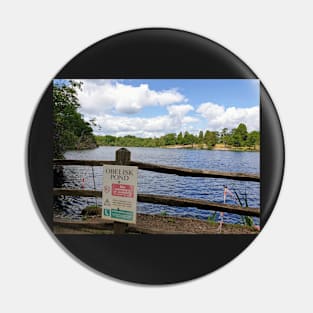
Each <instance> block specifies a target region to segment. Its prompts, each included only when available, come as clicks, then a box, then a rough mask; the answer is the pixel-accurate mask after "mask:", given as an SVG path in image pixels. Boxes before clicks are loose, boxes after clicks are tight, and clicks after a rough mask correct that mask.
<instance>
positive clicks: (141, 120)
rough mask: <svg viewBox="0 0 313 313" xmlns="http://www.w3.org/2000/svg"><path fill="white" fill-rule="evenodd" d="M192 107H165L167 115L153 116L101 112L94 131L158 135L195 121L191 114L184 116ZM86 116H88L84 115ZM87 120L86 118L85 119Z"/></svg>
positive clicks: (182, 127) (141, 135)
mask: <svg viewBox="0 0 313 313" xmlns="http://www.w3.org/2000/svg"><path fill="white" fill-rule="evenodd" d="M193 109H194V108H193V107H192V106H191V105H189V104H183V105H172V106H169V107H167V110H168V112H169V114H168V115H160V116H155V117H150V118H148V117H130V116H115V115H112V114H103V115H98V116H96V117H95V121H96V124H97V125H98V126H97V127H95V133H98V134H106V135H108V134H111V135H115V136H125V135H133V136H139V137H154V136H156V137H159V136H162V135H165V134H167V133H171V132H175V133H177V132H179V131H181V130H182V129H186V128H187V127H188V124H190V123H194V122H197V119H196V118H194V117H192V116H186V114H187V113H188V112H189V111H192V110H193ZM86 117H88V116H86ZM87 120H88V119H87Z"/></svg>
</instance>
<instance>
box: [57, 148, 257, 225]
mask: <svg viewBox="0 0 313 313" xmlns="http://www.w3.org/2000/svg"><path fill="white" fill-rule="evenodd" d="M117 149H119V148H118V147H99V148H96V149H93V150H81V151H68V152H66V154H65V158H66V159H82V160H114V159H115V151H116V150H117ZM127 149H129V150H130V151H131V159H132V160H134V161H141V162H149V163H156V164H164V165H173V166H180V167H186V168H196V169H207V170H215V171H229V172H244V173H253V174H259V164H260V153H259V152H233V151H212V150H211V151H210V150H191V149H161V148H127ZM92 171H93V173H92ZM64 174H65V180H64V182H63V187H67V188H81V187H82V184H84V188H85V189H98V190H101V189H102V179H103V169H102V167H93V170H92V167H90V166H64ZM93 174H94V175H93ZM93 176H94V179H93ZM94 181H95V183H94ZM223 185H227V186H228V187H229V189H230V190H232V191H234V190H235V191H237V192H238V193H239V194H241V195H243V194H245V193H246V194H247V197H248V204H249V206H250V207H258V208H259V207H260V184H259V183H257V182H241V181H235V180H229V179H227V180H226V179H216V178H203V177H180V176H176V175H168V174H162V173H156V172H148V171H143V170H139V173H138V193H151V194H160V195H173V196H177V197H186V198H187V197H188V198H196V199H205V200H208V201H214V202H220V203H223V190H224V189H223ZM96 201H97V204H101V199H100V198H98V199H95V198H81V197H62V198H61V197H60V198H59V200H58V201H56V202H55V213H56V214H58V215H62V216H66V217H71V218H80V214H81V210H82V209H83V208H84V207H85V206H87V205H91V204H95V202H96ZM227 203H229V204H236V202H235V200H234V199H232V198H231V197H228V198H227ZM138 212H140V213H148V214H158V213H161V212H166V213H167V214H168V215H173V216H184V217H193V218H199V219H207V218H208V216H209V215H211V214H212V213H213V212H210V211H206V210H199V209H197V208H179V207H170V206H164V205H156V204H148V203H138ZM224 221H225V222H227V223H241V221H242V220H241V217H240V216H239V215H236V214H227V213H225V215H224ZM254 221H255V223H257V224H259V219H258V218H254Z"/></svg>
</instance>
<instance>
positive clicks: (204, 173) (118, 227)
mask: <svg viewBox="0 0 313 313" xmlns="http://www.w3.org/2000/svg"><path fill="white" fill-rule="evenodd" d="M53 164H54V165H62V166H67V165H82V166H102V165H104V164H112V165H131V166H137V167H138V168H139V169H141V170H146V171H153V172H158V173H166V174H174V175H179V176H189V177H211V178H224V179H232V180H240V181H253V182H259V181H260V177H259V176H258V175H254V174H247V173H235V172H218V171H208V170H198V169H188V168H181V167H173V166H167V165H159V164H150V163H142V162H135V161H131V153H130V151H129V150H127V149H125V148H121V149H118V150H117V151H116V154H115V161H98V160H53ZM53 194H54V195H55V196H60V195H64V196H80V197H102V191H98V190H83V189H66V188H54V189H53ZM137 200H138V202H145V203H154V204H163V205H169V206H179V207H196V208H198V209H202V210H213V211H219V212H227V213H233V214H239V215H246V216H256V217H259V216H260V209H259V208H251V207H241V206H237V205H230V204H224V203H216V202H210V201H206V200H200V199H190V198H179V197H172V196H161V195H153V194H140V193H139V194H138V195H137ZM114 224H115V228H114V229H115V232H116V233H122V232H124V231H125V227H126V226H127V225H126V224H124V223H114ZM125 225H126V226H125Z"/></svg>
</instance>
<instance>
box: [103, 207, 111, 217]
mask: <svg viewBox="0 0 313 313" xmlns="http://www.w3.org/2000/svg"><path fill="white" fill-rule="evenodd" d="M103 215H104V216H111V210H110V209H107V208H105V209H104V210H103Z"/></svg>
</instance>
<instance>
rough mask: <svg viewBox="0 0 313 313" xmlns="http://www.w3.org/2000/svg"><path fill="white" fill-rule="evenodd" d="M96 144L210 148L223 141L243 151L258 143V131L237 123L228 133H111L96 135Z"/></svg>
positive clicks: (207, 131) (224, 130)
mask: <svg viewBox="0 0 313 313" xmlns="http://www.w3.org/2000/svg"><path fill="white" fill-rule="evenodd" d="M96 141H97V144H98V145H101V146H119V147H120V146H123V147H162V146H170V145H175V144H177V145H193V144H200V145H204V144H205V145H207V147H208V149H212V148H213V147H214V146H215V145H216V144H217V143H224V145H225V146H226V145H229V146H235V147H236V148H240V149H238V150H241V151H245V150H244V148H242V147H246V148H245V149H247V150H248V147H254V149H255V145H258V144H260V133H259V132H258V131H253V132H251V133H248V132H247V127H246V125H245V124H239V125H238V127H237V128H235V129H233V130H232V131H231V132H230V133H229V132H228V129H227V128H224V129H223V130H222V131H221V132H217V131H210V130H206V131H205V133H204V132H203V131H202V130H201V131H199V134H198V136H197V135H193V134H191V133H189V132H188V131H186V132H185V133H184V134H183V133H182V132H180V133H179V134H178V135H176V134H175V133H170V134H166V135H164V136H161V137H159V138H156V137H155V138H140V137H135V136H130V135H127V136H124V137H116V136H112V135H105V136H96Z"/></svg>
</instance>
